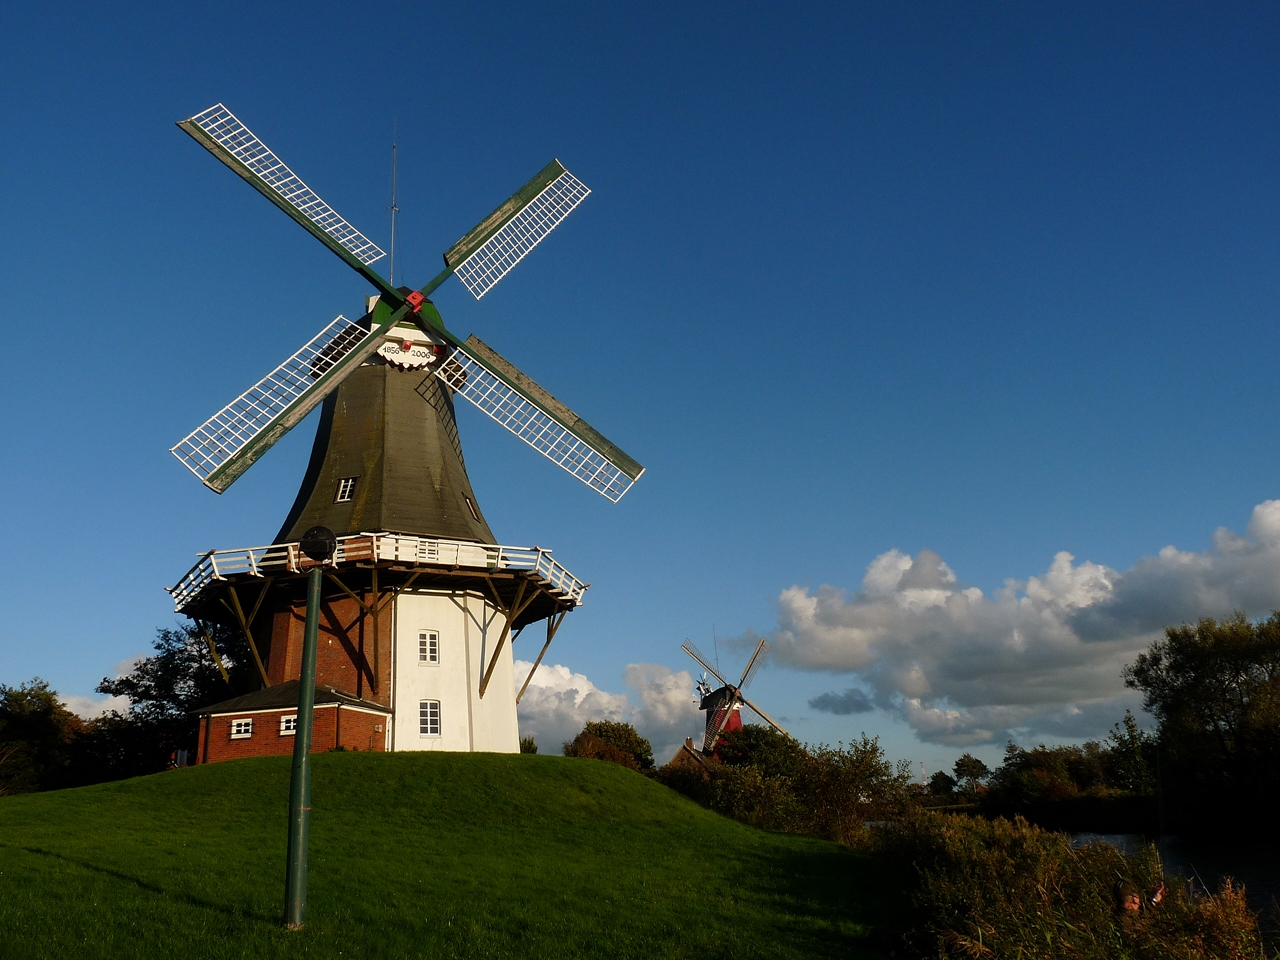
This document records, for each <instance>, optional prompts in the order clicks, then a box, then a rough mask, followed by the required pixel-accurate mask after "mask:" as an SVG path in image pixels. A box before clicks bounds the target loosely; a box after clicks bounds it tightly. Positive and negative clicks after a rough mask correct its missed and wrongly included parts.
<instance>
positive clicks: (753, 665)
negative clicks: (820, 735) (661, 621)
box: [680, 640, 791, 753]
mask: <svg viewBox="0 0 1280 960" xmlns="http://www.w3.org/2000/svg"><path fill="white" fill-rule="evenodd" d="M680 649H681V650H683V651H684V652H685V653H687V654H688V655H689V656H691V657H693V659H694V660H696V661H697V662H698V665H699V666H701V667H702V669H703V670H705V671H706V673H704V674H703V679H702V681H700V682H699V684H698V692H699V693H700V694H701V696H702V701H701V703H700V704H699V705H698V709H699V710H705V711H706V713H707V728H706V733H705V734H704V736H703V739H702V752H703V753H713V752H715V747H716V741H718V740H719V739H720V735H721V734H723V733H725V732H726V731H728V730H739V729H741V728H742V715H741V711H742V707H743V706H744V705H745V706H748V707H750V708H751V709H752V710H754V711H755V712H756V713H757V714H758V715H759V716H760V718H761V719H762V720H764V722H765V723H767V724H769V725H770V726H771V727H773V728H774V729H775V730H777V731H778V732H779V733H781V734H784V735H786V736H788V737H789V736H791V734H789V733H787V731H786V730H783V729H782V726H781V725H780V724H779V723H778V722H777V721H776V720H774V719H773V718H772V717H771V716H769V715H768V714H767V713H765V712H764V711H763V710H761V709H760V708H759V707H757V706H756V705H755V704H754V703H752V702H751V701H750V700H748V699H747V698H746V697H744V696H743V695H742V691H743V690H745V689H746V688H747V687H748V686H749V685H750V683H751V681H752V680H754V679H755V676H756V673H758V672H759V670H760V667H761V666H763V665H764V658H765V654H766V653H768V651H769V643H768V641H767V640H761V641H760V642H759V643H757V644H756V650H755V653H753V654H752V655H751V659H750V660H749V661H748V662H747V668H746V669H745V670H743V671H742V679H741V680H739V681H738V682H737V684H731V683H729V681H727V680H725V679H724V678H723V677H721V676H720V674H719V673H718V672H717V671H716V670H715V669H714V668H713V667H712V666H711V664H709V663H708V662H707V658H706V657H705V656H703V655H702V651H700V650H699V649H698V648H697V647H695V646H694V645H693V642H692V641H690V640H686V641H685V642H684V644H683V645H682V646H681V647H680ZM707 674H710V675H711V676H713V677H715V678H716V679H717V680H718V681H720V684H721V686H720V687H718V688H716V689H712V688H711V685H710V684H709V683H708V682H707V681H706V676H707Z"/></svg>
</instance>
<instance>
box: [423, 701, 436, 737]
mask: <svg viewBox="0 0 1280 960" xmlns="http://www.w3.org/2000/svg"><path fill="white" fill-rule="evenodd" d="M418 733H419V734H420V735H421V736H424V737H438V736H440V701H439V700H419V701H418Z"/></svg>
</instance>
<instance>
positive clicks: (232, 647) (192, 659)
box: [98, 624, 258, 722]
mask: <svg viewBox="0 0 1280 960" xmlns="http://www.w3.org/2000/svg"><path fill="white" fill-rule="evenodd" d="M211 635H212V637H213V640H214V643H215V644H216V645H217V647H218V657H219V659H220V660H221V661H222V665H223V667H224V668H225V669H226V670H227V673H228V675H229V677H230V681H229V682H228V681H227V680H224V679H223V678H222V672H221V671H220V670H219V669H218V666H217V663H216V662H215V661H214V659H213V656H212V654H211V653H210V651H209V644H208V641H206V640H205V638H204V635H203V634H202V633H201V632H200V628H199V627H198V626H196V625H195V624H182V625H180V626H178V627H177V628H176V629H172V630H165V629H161V630H157V631H156V639H155V643H154V644H153V647H154V649H155V651H156V652H155V653H153V654H152V655H151V656H149V657H146V658H144V659H142V660H140V661H139V662H138V663H137V664H136V665H135V666H134V668H133V670H132V671H130V672H129V673H127V674H125V675H124V676H121V677H114V678H113V677H103V678H102V682H101V683H99V684H98V692H99V693H107V694H111V695H113V696H124V697H128V698H129V714H130V716H132V717H133V718H135V719H137V720H140V721H144V722H159V721H180V722H189V715H190V712H191V711H192V710H195V709H196V708H197V707H203V706H207V705H208V704H210V703H217V702H218V701H220V700H228V699H230V698H231V697H237V696H240V695H241V694H244V693H251V692H252V691H254V690H256V689H258V675H257V671H256V668H255V667H254V665H253V662H252V659H251V654H250V651H249V645H248V644H247V643H246V642H245V640H244V638H243V637H242V636H241V635H240V634H239V633H236V632H235V631H232V630H229V629H226V628H223V627H219V626H214V627H213V628H212V634H211Z"/></svg>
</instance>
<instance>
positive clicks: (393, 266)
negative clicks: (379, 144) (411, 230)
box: [388, 119, 400, 287]
mask: <svg viewBox="0 0 1280 960" xmlns="http://www.w3.org/2000/svg"><path fill="white" fill-rule="evenodd" d="M399 212H400V208H399V207H397V206H396V121H395V120H394V119H392V121H391V259H390V262H389V264H388V273H390V275H391V276H390V278H389V279H390V280H391V285H392V286H393V287H394V286H395V285H396V214H397V213H399Z"/></svg>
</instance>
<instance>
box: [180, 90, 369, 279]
mask: <svg viewBox="0 0 1280 960" xmlns="http://www.w3.org/2000/svg"><path fill="white" fill-rule="evenodd" d="M186 123H189V124H193V125H194V126H196V127H199V128H200V130H202V131H203V132H204V133H205V135H206V136H208V137H209V138H210V139H211V140H213V141H214V143H216V144H218V146H220V147H221V148H222V149H223V150H225V151H226V152H227V153H228V154H230V155H231V157H232V158H234V159H235V160H236V161H238V162H239V163H240V164H241V165H242V166H243V167H245V168H246V169H247V170H248V171H249V173H251V174H253V175H254V176H255V177H257V178H258V180H260V181H262V183H264V184H265V185H266V186H267V187H268V188H269V189H270V190H272V191H273V192H274V193H276V194H277V195H278V196H280V197H281V198H282V199H283V200H284V201H285V202H286V203H287V204H289V205H290V206H291V207H293V208H294V209H295V210H297V211H298V212H299V213H301V214H302V215H303V216H304V217H306V218H307V219H308V220H310V221H311V222H312V223H314V224H315V225H316V226H317V227H319V228H320V229H321V230H323V231H324V232H325V233H326V234H328V235H329V236H330V237H332V238H333V240H334V241H335V242H336V243H337V244H338V245H339V246H341V247H343V248H344V249H346V250H347V251H348V252H349V253H350V254H351V255H352V256H354V257H355V258H356V259H357V260H359V261H360V262H361V263H363V264H365V265H366V266H367V265H369V264H370V263H373V262H374V261H375V260H378V259H380V258H382V257H384V256H386V254H385V253H383V252H382V250H381V249H380V248H379V247H378V245H377V244H375V243H374V242H373V241H372V240H370V239H369V238H368V237H366V236H365V235H364V234H363V233H361V232H360V231H359V230H357V229H356V228H355V227H353V226H352V225H351V224H349V223H348V222H347V221H346V220H344V219H343V218H342V217H341V216H340V215H339V214H338V212H337V211H336V210H334V209H333V208H332V207H331V206H329V205H328V204H327V203H325V202H324V201H323V200H321V199H320V198H319V197H318V196H316V193H315V191H314V190H312V189H311V188H310V187H308V186H307V185H306V184H305V183H303V182H302V179H301V178H300V177H299V176H298V175H297V174H296V173H294V172H293V171H292V170H290V169H289V168H288V166H286V165H285V162H284V161H283V160H281V159H280V158H279V157H277V156H276V155H275V154H274V153H272V151H271V148H270V147H268V146H267V145H266V144H265V143H263V142H262V141H261V140H259V139H258V138H257V137H256V136H255V135H254V134H253V131H251V130H250V129H249V128H248V127H246V126H245V125H244V124H243V123H241V122H240V120H239V119H238V118H237V117H236V115H235V114H233V113H232V112H231V111H230V110H228V109H227V108H226V107H225V106H223V105H222V104H220V103H217V104H214V105H213V106H212V107H210V108H209V109H208V110H205V111H204V112H202V113H197V114H196V115H195V116H194V117H192V118H191V119H190V120H187V121H186Z"/></svg>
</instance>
